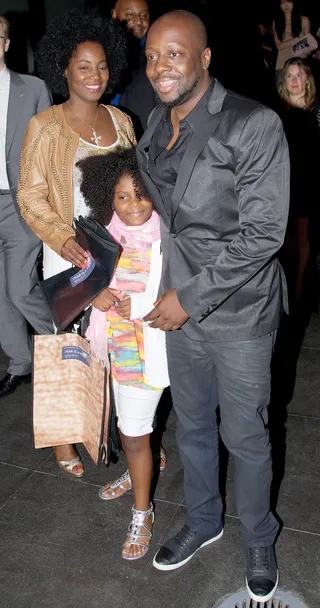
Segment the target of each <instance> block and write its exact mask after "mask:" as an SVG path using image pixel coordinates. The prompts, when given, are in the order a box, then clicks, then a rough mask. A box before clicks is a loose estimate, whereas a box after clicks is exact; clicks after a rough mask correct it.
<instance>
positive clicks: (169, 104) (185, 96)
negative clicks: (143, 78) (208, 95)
mask: <svg viewBox="0 0 320 608" xmlns="http://www.w3.org/2000/svg"><path fill="white" fill-rule="evenodd" d="M199 81H200V76H199V77H198V78H197V79H196V80H195V82H194V83H193V85H192V86H191V87H190V88H189V89H187V90H186V91H183V92H182V93H180V95H178V97H177V98H176V99H173V100H172V101H163V100H162V99H161V98H160V97H159V95H158V93H157V91H155V94H156V99H157V102H158V103H159V104H161V105H162V106H165V107H166V108H169V109H171V108H174V107H175V106H182V104H184V103H185V102H186V101H188V100H189V99H190V97H191V96H192V93H193V91H194V90H195V89H196V88H197V86H198V83H199Z"/></svg>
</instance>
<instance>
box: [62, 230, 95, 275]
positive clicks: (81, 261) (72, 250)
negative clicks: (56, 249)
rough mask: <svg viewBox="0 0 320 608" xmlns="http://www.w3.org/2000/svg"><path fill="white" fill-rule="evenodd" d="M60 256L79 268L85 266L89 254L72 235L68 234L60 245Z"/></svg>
mask: <svg viewBox="0 0 320 608" xmlns="http://www.w3.org/2000/svg"><path fill="white" fill-rule="evenodd" d="M61 256H62V257H63V259H64V260H67V261H68V262H71V264H74V265H75V266H78V267H79V268H85V266H86V262H87V258H88V257H89V254H88V253H87V252H86V251H85V250H84V249H82V247H80V245H79V244H78V243H77V242H76V239H75V238H74V236H70V238H68V239H67V240H66V242H65V243H64V244H63V245H62V248H61Z"/></svg>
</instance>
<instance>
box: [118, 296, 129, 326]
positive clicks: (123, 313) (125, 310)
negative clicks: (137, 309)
mask: <svg viewBox="0 0 320 608" xmlns="http://www.w3.org/2000/svg"><path fill="white" fill-rule="evenodd" d="M116 309H117V313H118V315H120V317H122V318H123V319H126V320H127V321H129V320H130V317H131V298H130V296H128V295H125V296H124V297H123V299H122V300H121V301H120V302H118V303H117V304H116Z"/></svg>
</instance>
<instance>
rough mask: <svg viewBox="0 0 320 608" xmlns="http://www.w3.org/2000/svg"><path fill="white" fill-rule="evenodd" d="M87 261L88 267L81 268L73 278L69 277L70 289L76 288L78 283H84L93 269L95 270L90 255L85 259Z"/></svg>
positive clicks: (94, 264)
mask: <svg viewBox="0 0 320 608" xmlns="http://www.w3.org/2000/svg"><path fill="white" fill-rule="evenodd" d="M87 261H88V266H86V267H85V268H81V270H79V272H77V273H76V274H74V275H73V277H70V283H71V285H72V287H76V286H77V285H79V283H83V281H85V280H86V279H87V278H88V277H89V276H90V274H91V273H92V271H93V269H94V268H95V266H96V263H95V261H94V259H93V258H92V257H91V255H90V256H89V257H88V258H87Z"/></svg>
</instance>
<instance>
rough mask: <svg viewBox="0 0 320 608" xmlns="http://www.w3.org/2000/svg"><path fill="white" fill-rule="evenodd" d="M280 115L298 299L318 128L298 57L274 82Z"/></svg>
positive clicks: (289, 265) (314, 196) (308, 243)
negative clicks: (285, 145)
mask: <svg viewBox="0 0 320 608" xmlns="http://www.w3.org/2000/svg"><path fill="white" fill-rule="evenodd" d="M278 94H279V97H280V99H281V102H282V107H281V110H280V115H281V118H282V120H283V125H284V129H285V133H286V137H287V140H288V145H289V152H290V164H291V195H290V210H289V221H288V229H287V235H286V240H285V245H284V248H283V252H282V254H283V260H282V261H283V264H284V267H285V270H286V273H287V278H288V283H289V288H290V291H291V301H292V302H294V303H295V304H297V303H299V302H300V300H301V295H302V287H303V281H304V276H305V271H306V268H307V264H308V260H309V257H310V251H311V247H312V245H313V244H316V238H315V235H314V236H312V232H311V229H312V230H314V229H315V228H316V222H315V223H314V224H313V225H312V223H311V219H313V218H316V217H317V216H318V214H319V212H318V208H319V204H320V203H319V177H318V176H319V167H320V132H319V128H318V125H317V120H316V112H317V99H316V86H315V81H314V77H313V75H312V72H311V69H310V67H309V66H308V65H307V64H306V63H305V62H304V61H303V60H302V59H295V58H292V59H290V60H289V61H287V62H286V64H285V67H284V70H283V81H282V82H281V83H280V84H279V86H278Z"/></svg>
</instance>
